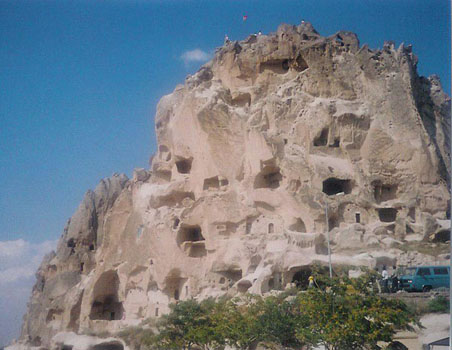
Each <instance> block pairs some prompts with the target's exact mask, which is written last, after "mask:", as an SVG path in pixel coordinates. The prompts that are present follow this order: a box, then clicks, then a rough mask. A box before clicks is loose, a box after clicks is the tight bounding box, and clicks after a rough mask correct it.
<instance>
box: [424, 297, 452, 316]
mask: <svg viewBox="0 0 452 350" xmlns="http://www.w3.org/2000/svg"><path fill="white" fill-rule="evenodd" d="M449 308H450V302H449V300H448V299H447V298H446V297H443V296H437V297H436V298H434V299H432V300H430V301H429V302H428V311H429V312H438V313H440V312H441V313H442V312H449Z"/></svg>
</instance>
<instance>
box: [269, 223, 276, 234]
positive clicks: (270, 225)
mask: <svg viewBox="0 0 452 350" xmlns="http://www.w3.org/2000/svg"><path fill="white" fill-rule="evenodd" d="M274 232H275V225H274V224H273V223H269V224H268V233H274Z"/></svg>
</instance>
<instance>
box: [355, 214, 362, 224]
mask: <svg viewBox="0 0 452 350" xmlns="http://www.w3.org/2000/svg"><path fill="white" fill-rule="evenodd" d="M355 221H356V223H358V224H359V223H360V222H361V213H355Z"/></svg>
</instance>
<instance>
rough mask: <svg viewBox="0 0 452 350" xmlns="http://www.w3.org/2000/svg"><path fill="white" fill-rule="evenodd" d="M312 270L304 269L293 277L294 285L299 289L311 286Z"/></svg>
mask: <svg viewBox="0 0 452 350" xmlns="http://www.w3.org/2000/svg"><path fill="white" fill-rule="evenodd" d="M311 274H312V270H311V269H310V268H309V267H306V268H303V269H301V270H299V271H297V272H295V274H294V275H293V277H292V283H295V285H296V286H297V288H299V289H307V288H308V285H309V276H311Z"/></svg>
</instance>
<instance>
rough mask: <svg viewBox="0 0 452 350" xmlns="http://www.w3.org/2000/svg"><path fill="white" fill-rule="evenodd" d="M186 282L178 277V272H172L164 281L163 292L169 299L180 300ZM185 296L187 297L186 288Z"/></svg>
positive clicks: (185, 279)
mask: <svg viewBox="0 0 452 350" xmlns="http://www.w3.org/2000/svg"><path fill="white" fill-rule="evenodd" d="M186 282H187V278H182V277H180V275H179V272H177V271H176V272H174V271H173V272H172V273H170V275H169V276H168V277H166V279H165V285H166V286H165V288H164V291H165V293H166V294H167V295H168V297H169V298H170V299H173V300H176V301H178V300H180V299H181V298H182V295H181V292H182V291H183V290H184V285H185V283H186ZM185 291H186V295H185V297H188V288H186V290H185Z"/></svg>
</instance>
